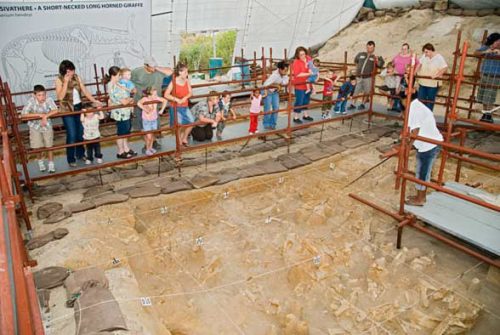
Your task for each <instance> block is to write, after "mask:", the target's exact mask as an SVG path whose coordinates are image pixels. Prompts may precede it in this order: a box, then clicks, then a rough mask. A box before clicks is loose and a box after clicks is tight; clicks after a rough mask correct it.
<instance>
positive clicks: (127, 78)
mask: <svg viewBox="0 0 500 335" xmlns="http://www.w3.org/2000/svg"><path fill="white" fill-rule="evenodd" d="M120 78H121V79H120V81H119V82H118V85H120V86H121V87H122V88H124V89H125V90H126V91H127V92H128V93H130V96H133V95H134V94H135V93H136V92H137V89H136V88H135V85H134V83H133V82H132V80H131V79H132V71H130V69H129V68H126V67H124V68H122V69H120Z"/></svg>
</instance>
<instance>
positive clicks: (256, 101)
mask: <svg viewBox="0 0 500 335" xmlns="http://www.w3.org/2000/svg"><path fill="white" fill-rule="evenodd" d="M266 95H267V93H266ZM266 95H264V96H263V95H261V94H260V90H259V89H258V88H257V89H255V90H254V91H253V93H252V96H251V97H250V128H249V129H248V133H249V134H250V135H253V134H255V133H258V132H259V131H258V130H257V125H258V122H259V113H260V102H261V101H262V98H263V97H264V98H265V97H266Z"/></svg>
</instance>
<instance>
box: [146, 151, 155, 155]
mask: <svg viewBox="0 0 500 335" xmlns="http://www.w3.org/2000/svg"><path fill="white" fill-rule="evenodd" d="M153 154H154V152H153V151H151V150H146V156H151V155H153Z"/></svg>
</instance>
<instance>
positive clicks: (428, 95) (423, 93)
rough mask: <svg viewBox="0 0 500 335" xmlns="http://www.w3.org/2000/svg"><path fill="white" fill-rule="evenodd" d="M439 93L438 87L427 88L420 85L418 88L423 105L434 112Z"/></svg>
mask: <svg viewBox="0 0 500 335" xmlns="http://www.w3.org/2000/svg"><path fill="white" fill-rule="evenodd" d="M437 92H438V88H437V87H427V86H422V85H420V86H419V88H418V100H420V101H422V103H423V104H424V105H426V106H427V107H429V109H430V110H433V108H434V101H436V95H437ZM424 100H428V101H424Z"/></svg>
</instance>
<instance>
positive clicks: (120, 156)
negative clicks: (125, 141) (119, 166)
mask: <svg viewBox="0 0 500 335" xmlns="http://www.w3.org/2000/svg"><path fill="white" fill-rule="evenodd" d="M116 158H120V159H127V158H132V155H131V154H130V153H128V152H123V153H121V154H116Z"/></svg>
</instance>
